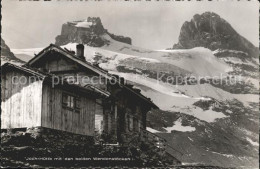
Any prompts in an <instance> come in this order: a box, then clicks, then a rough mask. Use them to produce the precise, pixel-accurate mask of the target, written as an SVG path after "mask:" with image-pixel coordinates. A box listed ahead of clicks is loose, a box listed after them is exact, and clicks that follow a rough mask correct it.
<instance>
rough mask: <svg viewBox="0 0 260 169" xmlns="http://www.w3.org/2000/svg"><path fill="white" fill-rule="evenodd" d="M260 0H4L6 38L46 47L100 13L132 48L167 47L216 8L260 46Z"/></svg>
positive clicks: (26, 45)
mask: <svg viewBox="0 0 260 169" xmlns="http://www.w3.org/2000/svg"><path fill="white" fill-rule="evenodd" d="M258 10H259V4H258V2H257V1H235V0H233V1H214V2H210V1H202V2H199V1H192V2H191V1H190V2H189V1H181V2H175V1H169V2H167V1H159V2H156V1H153V0H152V2H145V1H141V2H134V1H130V2H127V1H117V2H116V1H113V0H110V1H99V2H98V1H96V2H95V1H88V2H85V1H83V2H82V1H79V0H74V1H67V0H60V1H58V0H53V1H51V2H44V1H40V2H34V1H18V0H2V11H1V13H2V21H1V24H2V37H3V39H4V40H5V41H6V44H7V45H8V46H9V47H10V48H11V49H12V48H13V49H19V48H37V47H46V46H48V45H49V44H50V43H54V42H55V37H56V36H57V35H59V34H60V32H61V26H62V24H63V23H66V22H68V21H75V20H81V19H86V18H87V17H89V16H92V17H100V18H101V21H102V23H103V26H104V27H105V28H106V29H107V30H108V31H109V32H110V33H114V34H116V35H123V36H128V37H131V39H132V43H133V45H134V46H139V47H143V48H148V49H156V50H158V49H165V48H169V47H172V45H173V44H174V43H176V42H177V41H178V36H179V33H180V29H181V26H182V24H183V23H184V22H185V21H190V20H191V19H192V17H193V16H194V15H195V14H202V13H204V12H206V11H211V12H215V13H217V14H218V15H220V16H221V17H222V18H224V19H225V20H226V21H228V22H229V23H230V24H231V25H232V26H233V28H234V29H235V30H236V31H237V32H238V33H239V34H240V35H242V36H244V37H245V38H246V39H248V40H249V41H250V42H252V43H253V44H254V45H256V46H258V44H259V43H258V39H259V38H258V32H259V24H258V23H259V21H258V18H259V12H258Z"/></svg>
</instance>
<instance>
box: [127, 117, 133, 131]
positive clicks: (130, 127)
mask: <svg viewBox="0 0 260 169" xmlns="http://www.w3.org/2000/svg"><path fill="white" fill-rule="evenodd" d="M127 119H128V130H129V131H132V130H133V117H131V116H129V115H128V116H127Z"/></svg>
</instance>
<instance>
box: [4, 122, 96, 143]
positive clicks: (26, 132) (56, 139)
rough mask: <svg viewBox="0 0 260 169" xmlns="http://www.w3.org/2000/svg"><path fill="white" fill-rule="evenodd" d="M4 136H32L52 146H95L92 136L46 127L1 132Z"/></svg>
mask: <svg viewBox="0 0 260 169" xmlns="http://www.w3.org/2000/svg"><path fill="white" fill-rule="evenodd" d="M1 133H2V135H4V134H8V133H12V135H17V136H30V137H31V138H34V139H36V140H41V141H44V143H47V144H49V145H51V146H55V147H64V145H75V146H77V145H86V144H87V145H91V144H94V138H93V137H92V136H85V135H80V134H74V133H70V132H66V131H60V130H55V129H50V128H45V127H33V128H19V129H6V130H1Z"/></svg>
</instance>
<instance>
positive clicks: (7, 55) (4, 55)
mask: <svg viewBox="0 0 260 169" xmlns="http://www.w3.org/2000/svg"><path fill="white" fill-rule="evenodd" d="M6 62H12V63H13V64H22V63H24V61H22V60H20V59H18V58H17V57H16V56H15V55H14V54H13V52H12V51H11V50H10V48H9V47H8V46H7V45H6V44H5V41H4V40H3V39H2V37H1V65H3V64H4V63H6Z"/></svg>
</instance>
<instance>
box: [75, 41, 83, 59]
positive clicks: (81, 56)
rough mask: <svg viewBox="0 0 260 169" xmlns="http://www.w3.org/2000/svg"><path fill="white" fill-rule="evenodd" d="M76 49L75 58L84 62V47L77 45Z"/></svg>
mask: <svg viewBox="0 0 260 169" xmlns="http://www.w3.org/2000/svg"><path fill="white" fill-rule="evenodd" d="M76 48H77V52H76V55H77V57H78V58H80V59H83V60H85V57H84V45H83V44H77V46H76Z"/></svg>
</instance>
